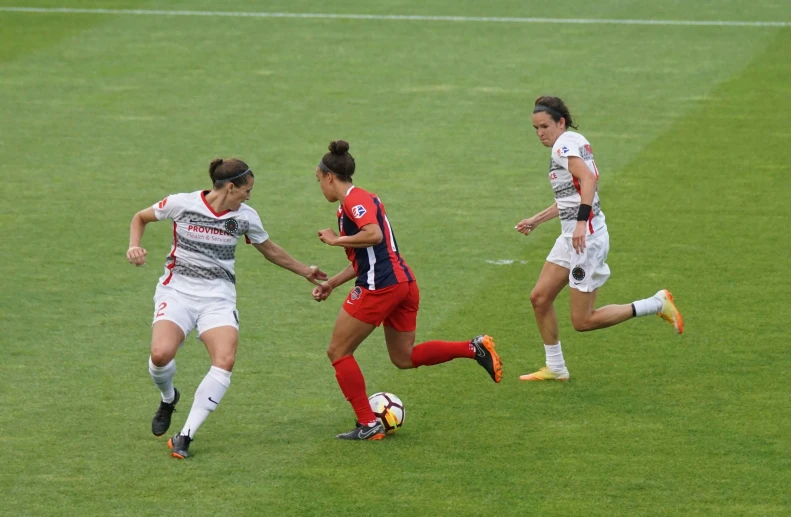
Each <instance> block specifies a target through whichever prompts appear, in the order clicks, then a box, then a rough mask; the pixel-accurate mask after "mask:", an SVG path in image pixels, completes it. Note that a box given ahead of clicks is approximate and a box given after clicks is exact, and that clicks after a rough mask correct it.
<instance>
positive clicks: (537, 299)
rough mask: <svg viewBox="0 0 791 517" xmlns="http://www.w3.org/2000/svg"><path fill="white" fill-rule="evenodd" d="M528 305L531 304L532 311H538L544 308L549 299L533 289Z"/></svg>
mask: <svg viewBox="0 0 791 517" xmlns="http://www.w3.org/2000/svg"><path fill="white" fill-rule="evenodd" d="M530 303H531V304H533V308H534V309H540V308H544V307H546V306H547V305H549V304H550V303H551V302H550V301H549V297H548V296H547V295H546V294H545V293H543V292H541V291H538V290H536V289H534V290H533V291H532V292H531V293H530Z"/></svg>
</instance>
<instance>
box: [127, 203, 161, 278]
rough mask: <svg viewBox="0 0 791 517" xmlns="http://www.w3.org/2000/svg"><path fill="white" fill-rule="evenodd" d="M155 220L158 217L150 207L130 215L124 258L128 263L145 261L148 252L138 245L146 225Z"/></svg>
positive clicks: (136, 263)
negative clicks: (127, 247)
mask: <svg viewBox="0 0 791 517" xmlns="http://www.w3.org/2000/svg"><path fill="white" fill-rule="evenodd" d="M155 221H158V219H157V217H156V215H154V209H153V208H151V207H149V208H146V209H145V210H141V211H139V212H138V213H136V214H135V215H134V217H132V223H131V224H130V225H129V249H127V250H126V260H128V261H129V263H130V264H134V265H135V266H142V265H144V264H145V263H146V255H147V254H148V252H147V251H146V250H145V249H144V248H141V247H140V241H141V240H142V239H143V232H145V230H146V225H147V224H148V223H153V222H155Z"/></svg>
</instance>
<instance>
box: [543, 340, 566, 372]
mask: <svg viewBox="0 0 791 517" xmlns="http://www.w3.org/2000/svg"><path fill="white" fill-rule="evenodd" d="M544 351H545V352H546V353H547V367H548V368H549V369H550V370H551V371H553V372H555V373H563V372H565V371H566V363H565V361H563V350H561V348H560V341H558V344H557V345H544Z"/></svg>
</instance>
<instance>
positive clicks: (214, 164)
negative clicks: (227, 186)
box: [209, 158, 222, 181]
mask: <svg viewBox="0 0 791 517" xmlns="http://www.w3.org/2000/svg"><path fill="white" fill-rule="evenodd" d="M220 165H222V158H215V159H213V160H212V161H211V164H209V177H210V178H211V180H212V181H215V177H214V171H216V170H217V167H219V166H220Z"/></svg>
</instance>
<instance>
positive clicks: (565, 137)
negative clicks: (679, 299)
mask: <svg viewBox="0 0 791 517" xmlns="http://www.w3.org/2000/svg"><path fill="white" fill-rule="evenodd" d="M532 118H533V127H534V128H535V130H536V135H537V136H538V139H539V140H540V141H541V143H542V144H543V145H544V146H546V147H551V148H552V154H551V158H550V163H549V182H550V183H551V185H552V190H553V191H554V192H555V203H553V204H552V206H550V207H549V208H547V209H546V210H543V211H541V212H539V213H538V214H536V215H534V216H533V217H530V218H528V219H523V220H522V221H520V222H519V223H518V224H517V225H516V229H517V231H519V232H520V233H523V234H525V235H529V234H530V233H531V232H532V231H533V230H535V229H536V227H537V226H538V225H539V224H541V223H544V222H546V221H549V220H550V219H554V218H555V217H559V218H560V227H561V235H560V237H558V238H557V240H556V241H555V245H554V247H553V248H552V251H550V252H549V256H548V257H547V261H546V262H545V263H544V267H543V269H542V270H541V274H540V275H539V277H538V281H537V282H536V285H535V287H534V288H533V291H532V292H531V293H530V301H531V303H532V305H533V310H534V312H535V316H536V323H538V330H539V332H540V333H541V337H542V339H543V340H544V350H545V352H546V366H545V367H543V368H541V369H540V370H538V371H537V372H534V373H531V374H527V375H522V376H521V377H520V379H521V380H523V381H550V380H556V381H565V380H568V379H569V371H568V369H567V368H566V364H565V361H564V359H563V352H562V350H561V347H560V340H559V338H558V320H557V316H556V315H555V307H554V305H553V302H554V301H555V298H556V297H557V295H558V293H560V291H561V290H563V288H564V287H565V286H566V285H568V286H569V288H570V290H571V292H570V299H571V322H572V325H573V326H574V329H575V330H577V331H579V332H585V331H588V330H596V329H601V328H605V327H610V326H612V325H617V324H618V323H621V322H623V321H626V320H628V319H631V318H634V317H636V316H647V315H649V314H658V315H659V316H661V317H662V318H663V319H664V320H665V321H667V322H669V323H670V324H672V325H673V327H674V328H675V329H676V332H677V333H679V334H681V333H682V332H683V331H684V321H683V319H682V316H681V313H680V312H679V311H678V309H677V308H676V305H675V303H674V301H673V295H671V294H670V292H669V291H668V290H667V289H663V290H660V291H659V292H657V293H656V294H655V295H654V296H652V297H650V298H646V299H644V300H638V301H635V302H633V303H630V304H623V305H607V306H605V307H600V308H598V309H596V308H595V304H596V293H597V292H598V289H599V287H601V286H602V285H604V282H606V281H607V277H609V276H610V268H609V267H608V266H607V264H606V262H605V261H606V260H607V252H608V251H609V249H610V238H609V235H608V233H607V224H606V223H605V222H604V212H602V209H601V204H600V202H599V194H598V180H599V170H598V168H597V167H596V162H595V161H594V159H593V150H592V149H591V146H590V143H589V142H588V140H586V139H585V137H584V136H582V135H581V134H579V133H576V132H574V131H569V130H568V128H573V129H576V126H575V125H574V122H573V120H572V118H571V113H569V110H568V108H567V107H566V105H565V104H564V103H563V101H562V100H561V99H559V98H557V97H539V98H538V99H536V102H535V107H534V108H533V115H532Z"/></svg>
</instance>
